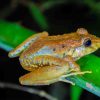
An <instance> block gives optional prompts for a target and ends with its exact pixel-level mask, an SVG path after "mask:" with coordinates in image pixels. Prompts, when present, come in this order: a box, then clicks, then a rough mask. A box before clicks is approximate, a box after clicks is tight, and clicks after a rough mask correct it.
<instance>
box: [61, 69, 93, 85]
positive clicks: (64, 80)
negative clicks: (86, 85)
mask: <svg viewBox="0 0 100 100" xmlns="http://www.w3.org/2000/svg"><path fill="white" fill-rule="evenodd" d="M71 71H73V70H71ZM86 73H92V71H84V72H74V73H69V74H67V75H63V76H61V77H60V78H59V81H62V82H66V83H70V84H72V85H75V83H73V82H72V81H69V80H67V79H66V78H67V77H69V76H74V75H83V74H86Z"/></svg>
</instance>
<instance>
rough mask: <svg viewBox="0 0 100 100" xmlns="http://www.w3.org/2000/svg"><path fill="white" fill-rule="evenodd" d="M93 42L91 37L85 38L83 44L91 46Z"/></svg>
mask: <svg viewBox="0 0 100 100" xmlns="http://www.w3.org/2000/svg"><path fill="white" fill-rule="evenodd" d="M91 43H92V42H91V40H90V39H85V40H84V43H83V45H84V46H85V47H89V46H91Z"/></svg>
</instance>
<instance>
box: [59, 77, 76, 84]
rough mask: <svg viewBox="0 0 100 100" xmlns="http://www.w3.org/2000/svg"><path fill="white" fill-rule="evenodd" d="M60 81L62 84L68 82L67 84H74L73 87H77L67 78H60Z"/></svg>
mask: <svg viewBox="0 0 100 100" xmlns="http://www.w3.org/2000/svg"><path fill="white" fill-rule="evenodd" d="M59 81H61V82H66V83H70V84H72V85H75V83H73V82H72V81H69V80H67V79H66V77H60V78H59Z"/></svg>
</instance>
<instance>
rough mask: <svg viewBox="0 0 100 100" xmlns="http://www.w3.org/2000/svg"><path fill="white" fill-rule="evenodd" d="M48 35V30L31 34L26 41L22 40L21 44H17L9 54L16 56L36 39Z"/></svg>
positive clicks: (11, 56)
mask: <svg viewBox="0 0 100 100" xmlns="http://www.w3.org/2000/svg"><path fill="white" fill-rule="evenodd" d="M47 36H48V33H47V32H42V33H37V34H35V35H32V36H30V37H29V38H28V39H26V40H25V41H24V42H22V43H21V44H20V45H19V46H17V47H16V48H15V49H14V50H12V51H10V52H9V54H8V56H9V57H10V58H14V57H17V56H19V55H20V53H21V52H22V51H23V50H24V49H26V48H27V47H28V46H29V45H30V44H31V43H34V42H35V41H36V40H38V39H40V38H45V37H47Z"/></svg>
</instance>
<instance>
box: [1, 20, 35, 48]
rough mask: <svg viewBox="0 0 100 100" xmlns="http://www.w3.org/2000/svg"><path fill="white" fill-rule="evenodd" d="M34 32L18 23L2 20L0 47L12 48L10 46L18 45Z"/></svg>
mask: <svg viewBox="0 0 100 100" xmlns="http://www.w3.org/2000/svg"><path fill="white" fill-rule="evenodd" d="M33 33H35V32H33V31H31V30H29V29H26V28H24V27H22V26H20V25H18V24H16V23H10V22H6V21H3V20H0V47H1V48H5V49H6V50H10V48H12V47H16V46H17V45H18V44H20V43H21V42H22V41H24V40H25V39H26V38H27V37H29V36H30V35H32V34H33Z"/></svg>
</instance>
